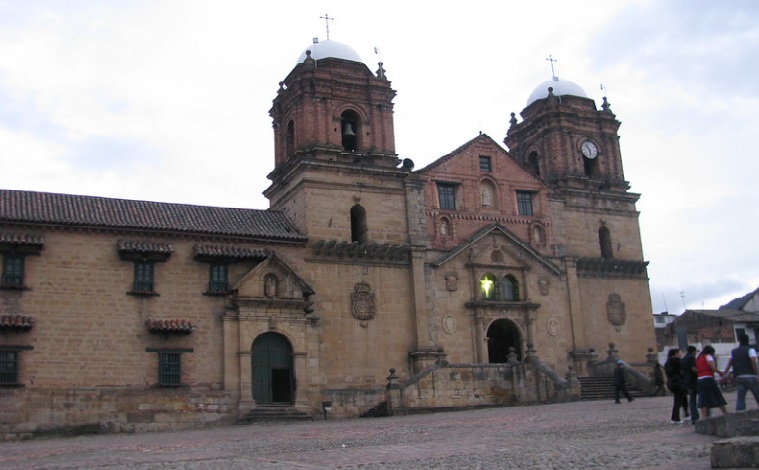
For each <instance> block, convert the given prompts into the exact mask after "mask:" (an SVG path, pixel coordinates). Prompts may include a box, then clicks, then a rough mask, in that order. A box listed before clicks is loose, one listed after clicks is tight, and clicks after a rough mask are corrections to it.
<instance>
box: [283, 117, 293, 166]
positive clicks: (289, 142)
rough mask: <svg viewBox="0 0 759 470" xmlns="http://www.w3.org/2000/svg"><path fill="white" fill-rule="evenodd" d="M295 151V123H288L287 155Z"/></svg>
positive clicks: (286, 136)
mask: <svg viewBox="0 0 759 470" xmlns="http://www.w3.org/2000/svg"><path fill="white" fill-rule="evenodd" d="M294 151H295V123H294V122H293V121H290V122H288V123H287V134H286V135H285V157H289V156H290V155H292V154H293V152H294Z"/></svg>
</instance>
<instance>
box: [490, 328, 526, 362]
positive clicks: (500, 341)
mask: <svg viewBox="0 0 759 470" xmlns="http://www.w3.org/2000/svg"><path fill="white" fill-rule="evenodd" d="M487 335H488V362H489V363H491V364H503V363H505V362H507V361H508V357H509V356H508V354H509V348H514V352H515V353H516V354H517V358H519V359H521V358H522V335H521V334H520V333H519V328H517V326H516V325H515V324H514V323H513V322H512V321H510V320H505V319H501V320H496V321H494V322H493V323H491V325H490V326H489V327H488V333H487Z"/></svg>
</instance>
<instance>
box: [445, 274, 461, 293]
mask: <svg viewBox="0 0 759 470" xmlns="http://www.w3.org/2000/svg"><path fill="white" fill-rule="evenodd" d="M445 288H446V289H448V290H449V291H450V292H455V291H456V290H458V288H459V278H458V277H457V276H456V275H455V274H446V275H445Z"/></svg>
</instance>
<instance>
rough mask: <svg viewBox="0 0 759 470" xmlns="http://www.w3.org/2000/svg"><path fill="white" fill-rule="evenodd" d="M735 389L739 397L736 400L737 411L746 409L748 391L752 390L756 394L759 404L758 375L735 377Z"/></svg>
mask: <svg viewBox="0 0 759 470" xmlns="http://www.w3.org/2000/svg"><path fill="white" fill-rule="evenodd" d="M735 390H736V392H737V395H738V396H737V398H736V400H735V411H743V410H745V409H746V392H747V391H749V390H751V393H752V394H753V395H754V399H755V400H756V404H757V405H759V381H758V380H757V379H756V376H755V375H754V376H750V377H749V376H739V377H736V378H735Z"/></svg>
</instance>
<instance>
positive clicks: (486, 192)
mask: <svg viewBox="0 0 759 470" xmlns="http://www.w3.org/2000/svg"><path fill="white" fill-rule="evenodd" d="M492 205H493V197H492V196H491V194H490V189H489V188H482V206H483V207H490V206H492Z"/></svg>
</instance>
